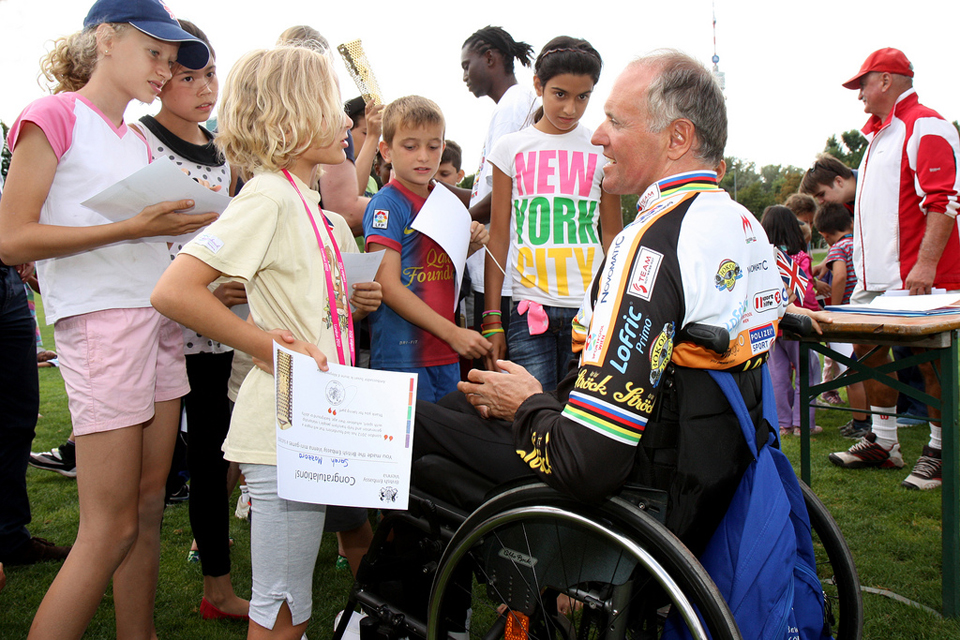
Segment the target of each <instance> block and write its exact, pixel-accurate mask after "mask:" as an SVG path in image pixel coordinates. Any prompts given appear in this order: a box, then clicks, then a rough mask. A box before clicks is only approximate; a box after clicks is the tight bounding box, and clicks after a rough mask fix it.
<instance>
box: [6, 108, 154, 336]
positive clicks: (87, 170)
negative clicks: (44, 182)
mask: <svg viewBox="0 0 960 640" xmlns="http://www.w3.org/2000/svg"><path fill="white" fill-rule="evenodd" d="M25 122H31V123H33V124H35V125H36V126H38V127H39V128H40V129H41V130H42V131H43V133H44V135H45V136H46V137H47V140H48V141H49V143H50V146H51V147H53V151H54V153H55V154H56V156H57V172H56V173H55V174H54V176H53V182H52V183H51V185H50V191H49V192H48V193H47V199H46V200H44V202H43V207H42V208H41V209H40V223H41V224H49V225H59V226H64V227H89V226H94V225H101V224H107V223H109V222H112V221H111V220H109V219H108V218H106V217H104V216H102V215H100V214H99V213H97V212H96V211H94V210H92V209H88V208H87V207H84V206H83V205H81V204H80V203H81V202H83V201H84V200H86V199H87V198H89V197H91V196H94V195H96V194H98V193H100V192H101V191H103V190H104V189H106V188H107V187H109V186H111V185H113V184H115V183H116V182H119V181H120V180H123V179H124V178H126V177H127V176H129V175H130V174H132V173H134V172H136V171H137V170H138V169H141V168H142V167H144V166H146V165H147V164H149V163H150V150H149V149H148V148H147V144H146V142H144V140H143V138H142V137H141V136H140V135H139V134H138V133H137V132H135V131H134V130H133V129H131V128H129V127H127V125H126V124H121V125H120V126H119V127H116V126H114V124H113V122H111V121H110V119H109V118H107V117H106V116H105V115H104V114H103V113H102V112H101V111H100V110H99V109H98V108H97V107H96V106H94V105H93V103H91V102H90V101H89V100H87V99H86V98H84V97H83V96H81V95H79V94H76V93H70V92H67V93H58V94H56V95H52V96H46V97H44V98H40V99H39V100H36V101H34V102H32V103H31V104H30V105H28V106H27V108H26V109H24V110H23V113H21V114H20V117H19V118H17V120H16V122H14V123H13V127H11V129H10V135H9V137H8V142H9V145H10V149H11V150H13V149H14V148H15V147H16V144H17V138H18V137H19V135H20V132H21V131H22V130H23V124H24V123H25ZM169 263H170V258H169V256H168V255H167V247H166V244H164V243H162V242H143V241H128V242H118V243H115V244H111V245H106V246H103V247H97V248H96V249H90V250H88V251H81V252H79V253H75V254H72V255H68V256H60V257H58V258H50V259H47V260H38V261H37V275H38V277H39V279H40V287H41V288H42V290H43V307H44V315H45V316H46V319H47V324H54V323H55V322H56V321H57V320H59V319H61V318H67V317H70V316H75V315H79V314H82V313H90V312H93V311H101V310H103V309H136V308H141V307H149V306H150V294H151V293H152V292H153V287H154V286H156V284H157V280H159V279H160V275H161V274H162V273H163V270H164V269H165V268H166V266H167V264H169Z"/></svg>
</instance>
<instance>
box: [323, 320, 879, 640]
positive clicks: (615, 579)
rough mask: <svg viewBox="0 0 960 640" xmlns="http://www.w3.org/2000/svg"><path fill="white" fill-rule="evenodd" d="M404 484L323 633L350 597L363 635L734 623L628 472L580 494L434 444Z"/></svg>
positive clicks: (823, 539)
mask: <svg viewBox="0 0 960 640" xmlns="http://www.w3.org/2000/svg"><path fill="white" fill-rule="evenodd" d="M708 337H709V336H707V337H706V338H705V337H704V336H701V337H700V338H698V339H699V340H706V339H707V338H708ZM412 485H413V486H412V488H411V496H410V504H409V507H408V509H407V511H403V512H389V513H388V514H387V515H385V517H384V518H383V520H382V521H381V522H380V524H379V526H378V528H377V532H376V534H375V536H374V540H373V542H372V544H371V546H370V551H369V552H368V553H367V555H366V557H365V558H364V560H363V562H362V563H361V566H360V569H359V571H358V573H357V578H356V581H355V583H354V586H353V589H352V590H351V593H350V596H349V599H348V601H347V603H346V606H345V607H344V614H343V616H341V619H340V621H339V623H338V625H337V628H336V632H335V635H334V640H341V638H342V637H343V634H344V633H345V631H346V629H347V627H348V625H349V621H350V617H351V615H352V614H353V613H354V611H355V609H357V607H359V608H360V609H361V611H363V613H365V614H366V618H364V619H363V620H362V621H361V637H362V640H372V639H374V638H375V639H376V640H399V639H401V638H411V637H417V638H424V639H426V640H448V639H449V640H464V639H466V638H468V637H470V638H477V639H478V640H479V639H483V640H494V639H496V638H505V639H506V640H527V639H531V640H533V639H536V640H548V639H549V640H588V639H596V640H607V639H609V640H620V639H622V638H630V639H633V640H645V639H648V638H649V639H654V638H662V637H669V638H680V637H692V638H697V639H706V638H713V639H714V640H721V639H727V640H736V639H739V638H740V637H741V636H740V631H739V629H738V628H737V624H736V622H735V621H734V618H733V615H732V614H731V612H730V609H729V607H728V606H727V604H726V602H725V601H724V600H723V598H722V596H721V595H720V594H719V592H718V591H717V588H716V586H715V585H714V584H713V581H712V580H711V578H710V576H709V575H708V574H707V572H706V571H705V570H704V569H703V567H702V566H701V565H700V563H699V562H698V561H697V558H696V557H695V556H694V555H693V554H692V553H691V552H690V551H689V550H688V549H687V548H686V547H685V546H684V544H683V543H682V542H681V541H680V540H679V539H678V538H677V537H676V536H675V535H674V534H673V533H671V532H670V531H669V530H668V529H667V527H666V526H665V525H664V519H665V514H666V502H667V500H666V494H665V493H664V492H662V491H659V490H655V489H651V488H646V487H640V486H631V485H627V486H625V487H623V488H622V489H621V491H620V492H619V493H618V494H617V495H615V496H613V497H611V498H609V499H608V500H606V501H604V502H603V503H601V504H586V503H583V502H580V501H578V500H576V499H575V498H572V497H570V496H567V495H565V494H562V493H560V492H558V491H556V490H554V489H552V488H550V487H548V486H547V485H545V484H543V483H542V482H539V481H537V480H536V479H535V478H534V477H530V478H529V479H523V480H517V481H514V482H511V483H507V484H505V485H499V486H494V485H493V484H492V483H491V482H490V481H488V480H487V479H485V478H483V477H481V476H479V475H477V474H476V473H474V472H473V471H471V470H469V469H466V468H464V467H462V466H461V465H458V464H457V463H455V462H453V461H451V460H447V459H445V458H443V457H440V456H435V455H428V456H424V457H423V458H421V459H419V460H417V461H416V462H415V464H414V467H413V483H412ZM801 488H802V490H803V494H804V499H805V502H806V506H807V510H808V512H809V516H810V522H811V527H812V530H813V539H814V549H815V553H816V557H817V573H818V577H819V578H820V582H821V585H822V589H823V593H824V599H825V607H824V611H825V623H826V625H828V628H829V629H830V630H831V635H832V637H834V638H837V639H840V640H859V638H861V634H862V627H863V601H862V599H861V594H860V583H859V578H858V577H857V570H856V566H855V564H854V561H853V557H852V555H851V554H850V550H849V548H848V547H847V544H846V542H845V541H844V539H843V536H842V534H841V532H840V529H839V527H838V526H837V524H836V523H835V522H834V520H833V518H832V517H831V516H830V513H829V511H828V510H827V509H826V507H825V506H824V505H823V504H822V503H821V502H820V500H819V499H817V497H816V496H815V495H814V493H813V492H812V491H811V490H810V489H809V488H808V487H807V486H806V485H803V484H802V483H801ZM428 594H429V595H428ZM678 630H680V631H679V634H678Z"/></svg>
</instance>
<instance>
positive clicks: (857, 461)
mask: <svg viewBox="0 0 960 640" xmlns="http://www.w3.org/2000/svg"><path fill="white" fill-rule="evenodd" d="M876 440H877V436H876V434H875V433H873V432H870V433H868V434H867V435H865V436H863V437H862V438H860V441H859V442H857V443H856V444H855V445H853V446H852V447H850V448H849V449H847V450H846V451H838V452H836V453H831V454H830V462H832V463H833V464H835V465H837V466H838V467H843V468H844V469H861V468H863V467H879V468H881V469H902V468H903V455H902V454H901V453H900V443H899V442H895V443H893V445H892V446H891V447H890V448H889V449H887V448H886V447H883V446H881V445H879V444H877V442H876Z"/></svg>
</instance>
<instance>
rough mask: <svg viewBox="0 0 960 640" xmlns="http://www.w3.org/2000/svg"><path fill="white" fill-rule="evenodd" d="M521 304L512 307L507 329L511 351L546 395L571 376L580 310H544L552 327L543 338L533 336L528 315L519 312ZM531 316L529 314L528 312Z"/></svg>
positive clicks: (565, 308)
mask: <svg viewBox="0 0 960 640" xmlns="http://www.w3.org/2000/svg"><path fill="white" fill-rule="evenodd" d="M519 302H520V301H519V300H515V301H514V302H513V304H512V305H511V307H510V326H509V328H508V329H507V351H508V352H509V354H510V360H511V361H512V362H515V363H517V364H519V365H522V366H523V367H524V368H526V370H527V371H529V372H530V375H532V376H533V377H534V378H536V379H537V380H539V381H540V384H541V385H543V390H544V391H553V390H554V389H556V388H557V382H559V381H560V379H561V378H563V376H564V374H566V372H567V367H568V366H569V365H570V362H571V361H572V360H573V349H572V343H571V340H572V337H571V333H572V329H571V323H572V322H573V319H574V317H576V315H577V309H576V308H567V307H546V306H545V307H544V308H543V310H544V311H545V312H546V314H547V320H549V321H550V325H549V326H548V327H547V330H546V331H545V332H543V333H541V334H539V335H536V336H532V335H530V329H529V328H528V326H527V316H526V314H524V315H522V316H521V315H520V314H519V313H518V312H517V305H518V304H519ZM527 313H529V311H528V312H527Z"/></svg>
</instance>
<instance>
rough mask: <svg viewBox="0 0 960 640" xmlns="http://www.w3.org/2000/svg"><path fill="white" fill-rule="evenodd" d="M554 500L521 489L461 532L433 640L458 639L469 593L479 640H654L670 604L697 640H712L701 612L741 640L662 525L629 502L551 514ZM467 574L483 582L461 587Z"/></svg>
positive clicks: (722, 635) (444, 571)
mask: <svg viewBox="0 0 960 640" xmlns="http://www.w3.org/2000/svg"><path fill="white" fill-rule="evenodd" d="M556 495H557V494H556V493H554V492H553V491H552V490H550V489H548V488H547V487H544V486H542V485H539V486H536V487H531V488H522V489H519V490H516V491H514V492H511V493H510V495H505V497H504V498H503V500H498V499H494V500H493V501H491V502H490V503H488V504H489V507H486V506H485V507H484V508H481V509H480V510H478V511H477V512H475V514H474V515H472V516H471V517H470V518H468V519H467V521H465V522H464V524H463V525H462V526H461V527H460V529H459V530H458V531H457V533H456V535H455V536H454V538H453V540H452V541H451V543H450V545H449V547H448V548H447V550H446V551H445V552H444V556H443V558H442V559H441V562H440V566H439V567H438V570H437V578H436V580H435V582H434V594H433V596H432V597H431V604H430V612H429V616H428V622H427V630H428V639H429V640H447V638H446V634H447V632H448V631H450V630H452V631H456V630H457V628H458V626H459V624H460V623H459V622H457V621H458V620H459V619H462V618H461V614H458V613H457V612H458V610H459V607H461V606H462V607H464V608H466V606H467V605H466V604H461V601H462V600H464V599H465V598H464V597H465V596H467V595H468V594H467V593H466V592H467V590H470V594H469V602H471V603H472V611H473V615H472V618H471V620H470V624H469V634H470V635H471V636H473V637H476V638H478V639H480V638H484V639H485V640H494V638H502V637H504V635H506V637H507V638H509V639H510V640H514V639H516V640H519V639H521V638H522V639H525V640H624V639H629V640H640V639H641V638H643V639H644V640H646V639H648V638H649V639H651V640H652V639H655V638H659V637H660V635H661V633H662V632H663V630H664V626H663V625H664V620H665V615H664V614H663V611H665V610H666V609H665V608H664V605H666V604H670V603H671V602H672V603H673V604H674V609H676V610H677V611H679V612H682V616H684V617H685V619H687V620H691V621H692V622H691V631H692V635H693V636H694V637H697V638H705V637H706V635H705V634H704V630H703V629H702V628H700V627H698V626H697V622H696V618H697V616H696V614H695V613H694V612H693V611H694V607H696V608H698V609H699V610H701V611H703V612H704V617H705V619H706V620H708V622H707V625H706V626H707V628H708V629H709V630H710V631H709V633H710V634H711V636H712V637H713V638H714V639H715V640H719V639H727V640H730V639H732V638H737V637H738V636H737V634H736V631H735V629H736V627H735V625H734V624H733V621H732V616H730V614H729V610H728V609H727V608H726V606H725V604H724V603H723V602H722V600H719V601H718V600H717V598H716V596H715V595H714V594H715V590H711V589H712V585H711V583H710V582H709V579H708V578H706V574H705V572H704V571H703V569H702V568H700V567H699V565H697V564H696V561H695V559H694V558H693V557H692V556H690V554H689V552H687V551H686V550H685V548H683V547H682V545H680V543H679V542H677V540H676V538H673V537H672V536H671V534H669V533H667V532H666V531H665V530H664V529H663V527H662V525H660V524H659V523H657V522H655V521H654V520H653V519H652V518H650V516H648V515H646V514H643V513H638V512H637V511H635V510H633V508H632V507H631V506H630V505H626V503H623V502H621V503H619V505H620V506H618V505H614V506H613V507H610V508H608V507H603V508H597V507H592V506H585V505H582V504H580V503H576V502H574V501H572V500H570V499H569V498H566V499H564V502H563V503H562V507H561V506H560V505H557V504H554V505H550V504H549V501H550V499H554V500H555V498H554V496H556ZM544 498H546V499H547V501H546V503H545V502H543V500H544ZM497 502H503V503H505V504H504V505H503V507H500V508H499V509H498V508H497V507H499V506H500V505H496V506H494V505H495V504H496V503H497ZM544 505H547V506H544ZM633 536H636V537H635V538H634V537H633ZM465 567H469V569H470V575H471V576H475V578H476V581H474V580H473V579H469V580H464V579H463V575H464V573H466V571H465V570H464V569H465ZM531 574H532V575H531ZM471 587H472V589H471ZM688 592H689V594H690V595H687V593H688ZM558 598H559V599H560V602H559V603H558ZM565 598H569V599H570V605H571V606H570V607H569V608H567V607H566V606H565V605H564V602H563V600H564V599H565ZM561 608H562V609H563V611H564V613H560V609H561ZM658 610H660V611H658ZM677 620H678V621H680V620H681V618H680V617H677ZM505 623H509V624H505ZM680 624H682V622H680ZM504 626H507V627H513V631H514V632H515V633H504ZM507 631H510V629H509V628H508V629H507Z"/></svg>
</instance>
